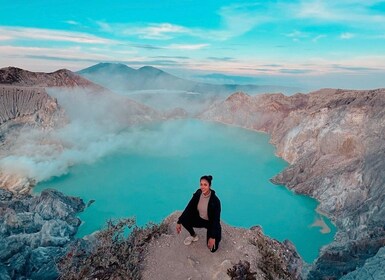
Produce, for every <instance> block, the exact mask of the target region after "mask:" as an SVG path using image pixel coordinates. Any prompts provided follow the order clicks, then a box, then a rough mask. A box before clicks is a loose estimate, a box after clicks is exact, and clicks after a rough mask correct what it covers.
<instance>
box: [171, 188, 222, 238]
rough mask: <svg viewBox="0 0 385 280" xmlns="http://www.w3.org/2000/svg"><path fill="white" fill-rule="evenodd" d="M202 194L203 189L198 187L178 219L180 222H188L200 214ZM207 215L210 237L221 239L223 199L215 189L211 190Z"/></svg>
mask: <svg viewBox="0 0 385 280" xmlns="http://www.w3.org/2000/svg"><path fill="white" fill-rule="evenodd" d="M201 194H202V190H201V189H198V190H197V191H196V192H195V193H194V194H193V197H192V198H191V200H190V202H189V203H188V204H187V206H186V209H184V211H183V213H182V215H181V216H180V217H179V219H178V224H182V223H184V222H188V220H189V219H191V218H192V217H196V216H199V212H198V202H199V198H200V196H201ZM207 215H208V217H209V227H208V229H207V235H208V237H209V238H215V239H219V240H220V239H221V231H222V229H221V224H220V219H221V201H220V200H219V198H218V197H217V196H216V195H215V191H214V190H211V195H210V199H209V204H208V206H207Z"/></svg>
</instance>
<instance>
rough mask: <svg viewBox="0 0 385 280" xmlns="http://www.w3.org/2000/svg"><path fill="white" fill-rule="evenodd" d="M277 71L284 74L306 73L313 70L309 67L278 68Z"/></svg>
mask: <svg viewBox="0 0 385 280" xmlns="http://www.w3.org/2000/svg"><path fill="white" fill-rule="evenodd" d="M279 72H280V73H284V74H307V73H311V72H313V71H312V70H311V69H280V70H279Z"/></svg>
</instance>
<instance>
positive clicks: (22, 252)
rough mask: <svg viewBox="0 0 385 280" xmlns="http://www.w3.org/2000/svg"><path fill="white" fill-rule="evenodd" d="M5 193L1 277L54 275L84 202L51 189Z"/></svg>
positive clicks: (1, 206) (0, 203) (0, 227)
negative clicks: (24, 194)
mask: <svg viewBox="0 0 385 280" xmlns="http://www.w3.org/2000/svg"><path fill="white" fill-rule="evenodd" d="M4 193H8V194H9V195H10V196H12V197H11V199H8V196H6V197H7V199H4V200H0V211H1V213H5V214H4V215H1V216H0V248H1V250H0V279H7V277H9V279H25V278H23V277H26V278H27V279H57V277H58V272H57V269H56V262H57V260H58V259H59V258H60V257H61V256H62V255H63V254H64V253H65V252H66V246H67V245H68V244H69V242H70V241H71V240H73V239H74V235H75V233H76V232H77V228H78V226H79V225H80V220H79V219H78V218H77V217H76V216H75V215H76V214H77V213H78V212H80V211H82V210H83V209H84V207H85V204H84V202H83V201H82V200H81V199H79V198H74V197H67V196H65V195H64V194H62V193H60V192H58V191H56V190H50V189H48V190H44V191H43V192H42V193H41V194H40V195H39V196H30V195H26V196H23V197H16V196H14V195H12V193H10V192H7V191H4V190H3V191H2V192H1V193H0V195H1V194H4ZM0 197H1V196H0ZM74 220H77V222H76V223H74Z"/></svg>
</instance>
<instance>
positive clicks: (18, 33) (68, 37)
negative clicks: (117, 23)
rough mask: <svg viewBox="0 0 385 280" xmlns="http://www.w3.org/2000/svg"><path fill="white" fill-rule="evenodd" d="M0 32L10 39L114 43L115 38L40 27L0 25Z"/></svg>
mask: <svg viewBox="0 0 385 280" xmlns="http://www.w3.org/2000/svg"><path fill="white" fill-rule="evenodd" d="M0 34H2V36H4V37H7V38H11V39H12V40H16V39H18V40H44V41H61V42H71V43H77V44H115V43H118V42H117V41H115V40H110V39H106V38H101V37H98V36H94V35H91V34H87V33H80V32H71V31H62V30H51V29H42V28H25V27H6V26H0Z"/></svg>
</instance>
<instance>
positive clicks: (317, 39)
mask: <svg viewBox="0 0 385 280" xmlns="http://www.w3.org/2000/svg"><path fill="white" fill-rule="evenodd" d="M326 37H327V36H326V35H323V34H321V35H318V36H316V37H314V38H313V39H312V41H313V42H314V43H317V42H318V41H319V40H320V39H322V38H326Z"/></svg>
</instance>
